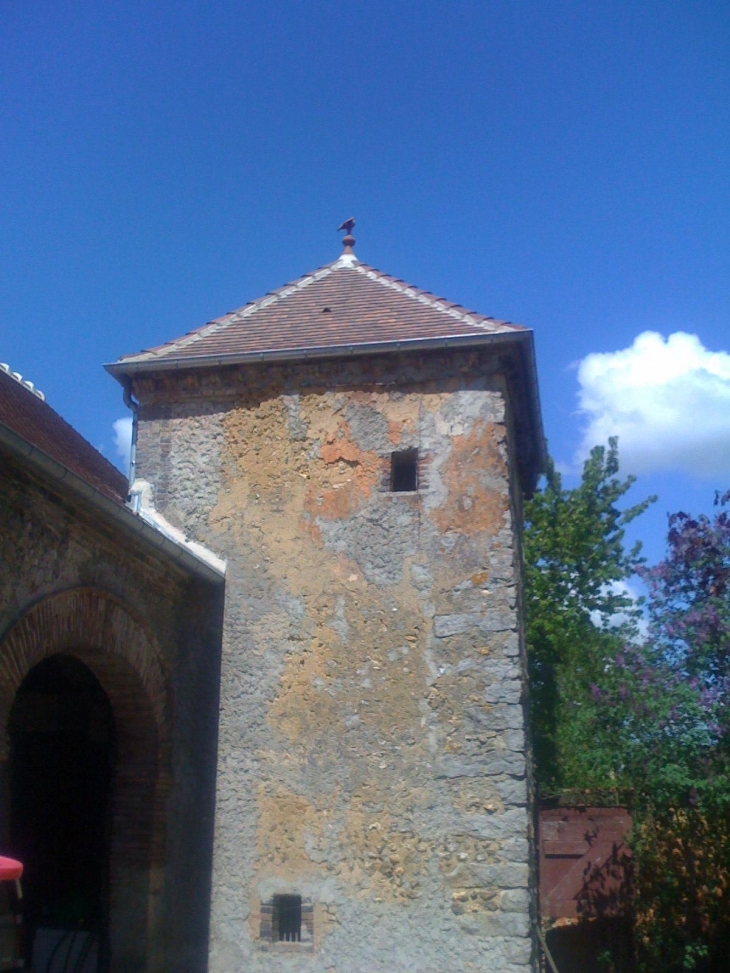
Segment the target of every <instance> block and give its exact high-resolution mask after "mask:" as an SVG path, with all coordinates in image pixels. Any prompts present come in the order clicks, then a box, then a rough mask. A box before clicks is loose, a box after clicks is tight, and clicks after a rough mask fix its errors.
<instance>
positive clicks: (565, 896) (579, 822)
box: [539, 807, 631, 919]
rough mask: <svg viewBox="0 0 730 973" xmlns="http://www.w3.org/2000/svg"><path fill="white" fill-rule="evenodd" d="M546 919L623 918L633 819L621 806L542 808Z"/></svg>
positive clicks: (542, 889)
mask: <svg viewBox="0 0 730 973" xmlns="http://www.w3.org/2000/svg"><path fill="white" fill-rule="evenodd" d="M539 821H540V824H539V828H540V830H539V835H540V913H541V915H542V917H543V918H544V919H547V918H551V919H563V918H578V917H583V918H592V917H595V916H620V915H623V914H625V911H626V908H627V906H628V904H629V901H630V897H631V851H630V849H629V847H628V845H627V843H626V839H627V837H628V835H629V833H630V831H631V816H630V815H629V813H628V811H627V810H626V809H625V808H621V807H607V808H604V807H583V808H578V807H558V808H549V809H548V808H543V809H541V811H540V818H539Z"/></svg>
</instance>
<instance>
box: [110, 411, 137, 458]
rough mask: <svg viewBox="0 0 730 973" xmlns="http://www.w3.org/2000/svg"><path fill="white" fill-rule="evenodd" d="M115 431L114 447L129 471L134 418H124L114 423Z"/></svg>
mask: <svg viewBox="0 0 730 973" xmlns="http://www.w3.org/2000/svg"><path fill="white" fill-rule="evenodd" d="M112 428H113V429H114V446H115V448H116V451H117V455H118V456H121V458H122V459H123V460H124V469H125V470H127V471H128V470H129V460H130V457H131V454H132V417H131V416H124V417H123V418H122V419H117V420H116V422H114V423H112Z"/></svg>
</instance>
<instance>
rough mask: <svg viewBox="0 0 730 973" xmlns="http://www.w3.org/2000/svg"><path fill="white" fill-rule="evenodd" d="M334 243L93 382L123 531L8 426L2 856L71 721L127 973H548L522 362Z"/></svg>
mask: <svg viewBox="0 0 730 973" xmlns="http://www.w3.org/2000/svg"><path fill="white" fill-rule="evenodd" d="M345 243H346V246H345V253H344V254H343V255H342V256H341V257H340V259H338V260H337V261H335V262H334V263H333V264H329V265H327V266H325V267H322V268H321V269H319V270H317V271H315V272H314V273H312V274H309V275H307V276H306V277H303V278H301V279H300V280H298V281H295V282H293V283H292V284H290V285H287V286H286V287H284V288H281V289H280V290H278V291H275V292H273V293H271V294H269V295H267V296H266V297H264V298H262V299H261V300H258V301H255V302H253V303H251V304H248V305H246V306H245V307H243V308H241V309H239V310H238V311H234V312H232V313H230V314H228V315H225V316H224V317H222V318H220V319H218V320H216V321H213V322H210V323H209V324H207V325H205V326H204V327H203V328H201V329H199V330H198V331H195V332H191V333H190V334H188V335H185V336H183V337H182V338H180V339H178V340H176V341H172V342H169V343H168V344H165V345H163V346H161V347H159V348H154V349H151V350H149V351H146V352H143V353H141V354H138V355H133V356H129V357H126V358H122V359H120V360H119V361H118V362H116V363H115V364H113V365H110V366H107V367H108V370H109V371H110V372H111V373H112V374H113V375H114V376H115V377H116V378H117V379H118V380H119V381H120V382H121V384H122V385H123V387H124V392H125V399H126V401H127V402H129V403H130V404H132V405H133V406H134V409H135V428H136V451H135V457H134V466H133V468H134V470H135V472H134V482H133V484H132V490H131V500H130V502H129V503H125V492H126V484H125V483H124V482H123V480H122V478H121V477H119V474H118V473H117V472H116V471H114V470H113V468H112V467H110V466H109V465H108V464H106V463H105V461H103V460H102V459H101V458H100V457H98V454H95V452H94V451H93V450H91V447H89V446H88V444H84V446H83V447H82V446H81V445H80V443H79V442H78V441H77V440H74V439H73V435H75V434H73V431H72V430H69V428H68V427H65V424H63V426H61V425H59V423H62V420H60V417H55V418H53V417H52V416H51V414H50V412H51V410H48V407H47V406H45V404H43V403H35V404H32V406H29V402H30V401H31V400H32V398H33V396H32V393H31V392H30V391H29V390H27V389H22V388H20V387H18V388H17V389H13V390H12V392H13V394H12V395H10V397H9V398H10V400H12V401H13V402H15V406H14V407H12V408H9V409H7V410H6V413H4V414H3V413H1V412H0V434H2V435H0V447H1V448H2V450H3V453H2V456H3V462H4V463H6V465H4V466H3V474H4V475H3V477H2V487H1V488H2V489H3V491H4V492H5V496H4V497H3V504H4V506H3V510H4V511H5V510H7V511H8V516H7V517H5V516H4V517H3V524H2V534H1V535H0V543H3V544H4V550H5V552H6V554H7V557H9V558H10V562H8V563H10V564H11V565H12V570H11V571H10V572H8V575H9V576H8V577H4V578H3V585H5V586H6V588H7V590H3V596H4V597H3V602H2V605H3V615H2V616H1V617H0V707H3V708H2V710H1V711H0V716H2V719H3V725H4V728H5V738H4V739H5V740H6V742H9V744H10V747H9V750H8V752H7V753H6V754H5V764H3V765H0V770H1V769H2V767H5V772H4V776H3V778H2V782H4V784H3V787H2V788H1V789H0V811H2V812H3V813H4V818H2V820H3V821H4V822H5V823H4V824H2V827H3V828H4V829H5V830H4V834H3V837H6V838H8V839H10V838H12V837H13V835H15V837H16V838H17V837H18V835H19V834H20V832H21V831H22V829H19V828H18V826H17V825H16V824H14V823H13V822H14V820H17V816H18V815H17V812H14V810H13V808H15V807H16V806H18V804H19V802H20V803H22V800H23V796H24V795H25V796H26V799H27V795H28V794H29V793H30V794H32V793H37V788H38V786H39V785H38V782H37V777H38V771H37V770H33V767H31V764H32V760H30V758H28V760H27V761H26V763H27V764H28V767H30V769H27V768H26V769H23V768H24V767H25V764H24V763H23V760H24V759H25V758H23V757H22V753H24V752H25V751H23V746H24V745H25V744H29V741H30V736H32V734H33V733H34V732H35V733H38V732H40V731H41V730H42V731H43V732H45V733H46V734H47V736H46V737H45V738H44V739H45V740H46V741H48V740H49V739H50V736H49V735H50V733H51V731H52V730H55V731H58V726H59V717H58V716H57V714H58V713H65V714H67V715H66V717H65V718H66V719H67V721H68V720H70V721H71V722H73V719H77V722H78V717H72V715H71V716H70V715H68V714H72V711H73V712H78V705H77V704H78V700H79V699H83V700H85V702H84V706H85V707H86V709H85V710H84V713H85V714H86V716H85V717H84V719H85V721H86V724H88V726H95V727H96V730H95V731H94V733H91V731H90V730H87V737H89V739H88V740H87V741H86V743H87V744H88V746H89V747H91V749H93V747H92V746H91V745H92V743H93V744H94V745H96V743H98V742H101V743H103V742H104V740H106V741H107V749H106V751H103V748H102V752H101V756H100V757H99V754H98V753H97V757H98V758H99V759H100V760H101V761H102V763H103V766H104V767H106V768H107V770H106V772H105V773H101V774H97V777H99V779H101V780H102V781H104V780H105V781H106V784H105V785H104V786H105V787H106V790H105V791H104V792H103V793H101V792H100V793H97V794H96V795H95V800H96V803H97V804H98V805H102V804H104V802H106V804H105V805H104V806H105V807H108V811H106V812H104V813H101V812H100V814H99V815H97V818H96V819H95V821H96V824H95V825H94V826H99V823H100V822H102V823H103V822H106V823H107V824H108V829H107V831H106V832H105V833H106V834H107V835H108V836H109V838H108V843H107V846H103V841H102V839H101V838H100V839H99V840H100V841H101V842H102V844H101V845H100V846H99V847H100V849H101V852H102V853H103V855H102V857H103V861H104V862H105V863H106V865H105V866H104V867H105V868H106V866H107V865H108V869H107V871H106V872H105V873H104V875H108V879H107V878H105V877H104V875H100V874H97V875H96V878H95V879H94V882H95V883H96V884H95V885H94V882H92V881H91V879H88V877H87V884H88V885H89V886H90V887H89V888H88V889H86V891H87V892H88V895H89V897H90V898H94V897H95V901H96V902H97V912H98V911H100V910H102V911H104V910H105V913H104V914H105V919H104V921H99V922H98V923H97V925H98V926H99V928H101V929H104V930H106V933H105V935H106V942H107V954H108V955H109V956H110V962H111V965H110V969H111V970H114V971H122V970H124V971H130V970H140V971H141V970H147V971H150V973H153V971H154V973H157V971H159V973H162V971H167V970H186V971H195V970H200V971H202V970H204V969H206V966H207V968H209V969H210V970H211V973H238V971H243V970H246V971H250V973H263V971H271V973H273V971H277V973H278V971H281V970H285V971H292V973H294V971H296V973H300V971H301V973H305V971H306V973H324V971H332V973H386V971H387V973H406V971H408V973H445V971H447V970H448V971H467V970H474V971H480V973H482V971H491V970H494V971H500V973H527V971H528V970H530V969H531V968H532V965H533V963H534V942H533V935H532V932H533V926H532V920H533V916H534V909H535V891H536V890H535V888H534V881H533V875H534V870H533V868H532V859H533V851H534V849H533V848H532V840H531V819H532V809H531V803H530V802H531V794H530V786H529V773H528V767H529V762H528V760H527V754H526V745H525V719H524V710H523V703H524V686H525V681H524V646H523V639H522V627H521V580H520V524H521V505H522V499H523V496H524V495H525V494H529V493H530V492H531V490H532V489H533V488H534V485H535V482H536V478H537V476H538V473H539V471H540V469H541V467H542V464H543V460H544V444H543V437H542V429H541V420H540V412H539V403H538V397H537V384H536V376H535V365H534V355H533V344H532V335H531V332H530V331H528V330H526V329H524V328H520V327H517V326H515V325H511V324H508V323H505V322H501V321H496V320H493V319H491V318H485V317H483V316H481V315H479V314H476V313H473V312H468V311H466V310H465V309H463V308H461V307H459V306H457V305H454V304H451V303H449V302H447V301H444V300H441V299H439V298H436V297H434V296H433V295H431V294H428V293H426V292H423V291H420V290H418V289H416V288H413V287H410V286H409V285H407V284H405V283H403V282H402V281H399V280H395V279H393V278H391V277H388V276H387V275H385V274H382V273H381V272H379V271H376V270H374V269H372V268H370V267H367V266H366V265H364V264H362V263H360V262H359V261H358V260H357V258H356V257H355V255H354V254H353V253H352V243H354V241H352V239H351V238H350V237H347V238H346V240H345ZM0 380H2V376H1V375H0ZM12 381H13V380H12V379H9V378H8V382H12ZM15 384H16V385H18V383H15ZM6 385H7V383H6ZM9 387H10V386H7V388H9ZM7 388H6V386H5V385H0V393H3V395H4V394H5V393H7ZM21 392H22V395H23V396H25V397H26V398H25V399H24V400H20V401H21V403H22V404H23V406H24V407H27V408H28V409H30V410H31V411H33V410H35V412H36V413H37V415H36V416H35V418H34V419H33V420H32V421H31V420H29V419H28V418H27V416H26V417H24V418H18V415H17V414H15V413H14V412H13V408H16V409H17V401H16V400H18V395H19V394H20V393H21ZM1 398H2V396H0V399H1ZM6 398H7V396H6ZM21 411H22V410H21ZM53 416H55V414H53ZM49 423H50V424H51V426H52V429H51V432H50V435H46V433H47V432H48V430H45V432H44V424H45V425H47V424H49ZM3 424H4V425H3ZM64 427H65V428H64ZM3 430H5V432H3ZM79 438H80V437H79ZM81 442H82V443H83V440H82V441H81ZM59 449H60V452H59ZM87 449H88V450H91V452H90V453H89V452H87ZM91 454H94V455H93V456H92V455H91ZM18 537H22V538H23V543H22V544H18V543H17V538H18ZM13 558H14V559H15V560H13ZM223 564H225V584H223V583H222V582H223ZM10 575H12V577H10ZM54 687H55V688H54ZM58 687H61V689H62V690H63V694H65V695H64V698H63V699H62V700H61V701H60V702H59V700H57V699H54V701H53V703H52V705H51V704H49V703H48V700H47V699H46V700H45V703H44V702H43V700H41V702H40V703H39V700H38V697H44V698H45V697H48V696H50V695H53V693H54V692H55V695H56V696H58V695H59V692H58V691H57V690H58ZM74 693H75V694H76V695H74ZM74 700H75V701H76V702H74ZM54 707H55V708H54ZM54 714H55V715H54ZM34 721H35V722H34ZM54 721H55V722H54ZM61 724H63V721H61ZM99 727H101V728H102V729H99ZM103 727H107V730H106V731H104V730H103ZM62 729H65V730H68V731H70V730H71V729H74V731H75V732H77V731H78V727H76V725H75V724H74V726H73V727H71V726H70V724H69V725H68V726H66V725H65V724H63V725H62ZM23 733H25V737H24V736H23ZM216 734H217V739H216ZM26 737H27V738H28V739H26ZM109 741H111V742H109ZM32 742H33V741H30V743H32ZM57 743H58V741H55V744H54V745H56V744H57ZM26 749H28V747H26ZM46 750H48V748H47V747H46ZM97 750H98V747H97ZM95 753H96V751H95ZM216 754H217V756H216ZM18 755H20V756H18ZM8 761H9V762H8ZM104 761H105V763H104ZM33 766H35V765H33ZM33 773H36V778H33ZM34 780H35V784H33V781H34ZM29 781H30V783H29ZM33 786H35V787H36V791H35V792H34V791H33ZM102 790H103V788H102ZM3 795H4V797H3ZM3 801H4V802H5V803H4V804H3ZM214 806H215V824H214V826H213V807H214ZM14 813H15V818H13V814H14ZM44 827H45V828H46V829H47V825H44V826H42V825H41V823H39V824H37V827H36V831H37V832H38V833H40V834H42V835H45V836H46V837H47V834H46V831H44ZM13 828H15V831H13ZM31 830H32V829H31ZM21 837H22V835H21ZM47 860H50V859H47ZM57 865H58V862H57V861H55V863H54V867H55V866H57ZM211 875H212V880H211ZM31 884H32V882H31ZM91 886H93V887H91ZM40 888H41V889H43V886H40ZM38 896H40V899H42V898H43V896H45V898H46V899H50V898H51V893H50V892H49V891H48V890H47V889H46V890H45V891H43V892H42V894H41V893H40V892H39V893H37V897H38ZM98 903H101V906H99V905H98ZM43 904H44V903H43V902H40V900H39V903H38V908H39V909H40V908H41V907H42V906H43ZM46 905H47V903H46ZM208 922H209V923H210V930H209V929H208ZM209 931H210V935H209Z"/></svg>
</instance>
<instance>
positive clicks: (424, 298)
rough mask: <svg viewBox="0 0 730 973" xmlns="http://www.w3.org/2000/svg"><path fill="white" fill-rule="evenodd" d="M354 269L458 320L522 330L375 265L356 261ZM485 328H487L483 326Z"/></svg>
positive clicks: (515, 325)
mask: <svg viewBox="0 0 730 973" xmlns="http://www.w3.org/2000/svg"><path fill="white" fill-rule="evenodd" d="M354 269H355V270H357V271H359V272H360V273H364V274H365V275H366V276H367V277H369V278H370V280H376V281H378V283H380V284H383V285H384V286H386V287H392V288H393V289H394V290H397V291H399V292H400V293H401V294H403V295H404V296H405V297H410V298H414V299H415V300H420V301H421V302H422V303H424V304H428V305H429V306H430V307H432V308H434V310H436V311H441V312H443V313H445V314H449V315H450V316H451V317H453V318H456V319H458V320H460V321H465V322H468V323H469V324H475V325H476V326H477V327H484V324H483V322H487V321H488V322H489V323H490V325H495V324H496V325H502V326H504V327H508V328H514V330H515V331H522V330H523V327H522V326H521V325H519V324H512V322H511V321H501V320H499V319H498V318H493V317H489V316H488V315H486V314H480V313H479V311H470V310H469V308H466V307H464V306H463V305H462V304H459V303H458V302H453V301H449V300H447V299H446V298H445V297H439V296H438V295H437V294H433V293H432V292H431V291H426V290H423V289H422V288H420V287H416V286H415V284H409V283H408V281H405V280H402V279H401V278H399V277H393V276H391V275H390V274H386V273H384V272H383V271H382V270H378V268H377V267H370V266H369V265H368V264H364V263H361V262H360V261H358V262H357V264H356V265H355V266H354ZM409 292H411V293H409ZM444 305H445V306H444ZM485 330H489V329H487V328H485Z"/></svg>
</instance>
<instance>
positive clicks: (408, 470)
mask: <svg viewBox="0 0 730 973" xmlns="http://www.w3.org/2000/svg"><path fill="white" fill-rule="evenodd" d="M390 489H391V490H392V492H393V493H414V492H415V491H416V490H417V489H418V450H417V449H403V450H399V451H398V452H395V453H391V454H390Z"/></svg>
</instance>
